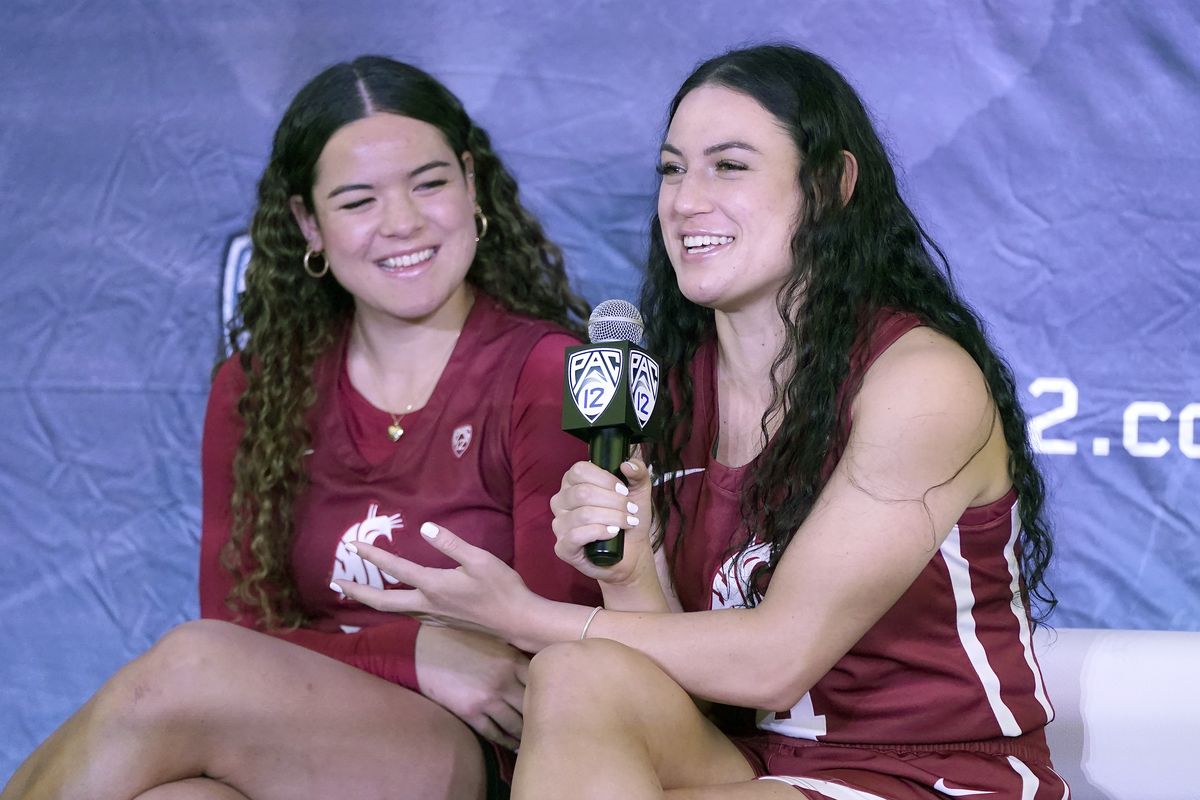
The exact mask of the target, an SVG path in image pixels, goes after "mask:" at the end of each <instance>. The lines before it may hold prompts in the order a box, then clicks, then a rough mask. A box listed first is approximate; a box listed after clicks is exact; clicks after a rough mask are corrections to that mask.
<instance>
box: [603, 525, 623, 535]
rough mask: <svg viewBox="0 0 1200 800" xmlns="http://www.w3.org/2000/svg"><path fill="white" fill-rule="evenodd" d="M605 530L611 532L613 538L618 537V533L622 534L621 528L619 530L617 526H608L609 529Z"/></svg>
mask: <svg viewBox="0 0 1200 800" xmlns="http://www.w3.org/2000/svg"><path fill="white" fill-rule="evenodd" d="M604 530H606V531H608V532H609V533H611V534H612V535H613V536H616V535H617V534H618V533H620V532H621V529H620V528H618V527H617V526H616V525H609V526H608V527H607V528H605V529H604Z"/></svg>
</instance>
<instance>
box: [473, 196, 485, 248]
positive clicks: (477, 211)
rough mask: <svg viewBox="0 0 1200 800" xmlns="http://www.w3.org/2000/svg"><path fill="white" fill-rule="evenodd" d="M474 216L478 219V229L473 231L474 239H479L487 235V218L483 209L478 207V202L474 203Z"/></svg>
mask: <svg viewBox="0 0 1200 800" xmlns="http://www.w3.org/2000/svg"><path fill="white" fill-rule="evenodd" d="M475 218H476V219H478V220H479V230H478V231H476V233H475V241H477V242H478V241H479V240H480V239H483V238H485V237H486V236H487V229H488V218H487V214H484V213H483V209H482V208H480V207H479V203H476V204H475Z"/></svg>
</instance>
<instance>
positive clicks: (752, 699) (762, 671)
mask: <svg viewBox="0 0 1200 800" xmlns="http://www.w3.org/2000/svg"><path fill="white" fill-rule="evenodd" d="M590 613H591V609H588V608H586V607H583V606H577V605H570V604H567V603H556V602H553V601H549V600H545V599H544V598H535V599H533V601H532V602H531V603H530V607H529V609H528V610H527V611H526V612H524V613H522V614H519V615H515V616H517V617H519V618H518V619H514V620H513V624H512V625H511V626H509V628H508V630H506V631H505V635H506V636H507V637H508V638H509V641H511V642H512V643H513V645H514V646H516V647H519V648H521V649H522V650H526V651H528V652H537V651H539V650H541V649H542V648H544V647H547V646H549V645H551V644H554V643H558V642H570V641H576V640H578V639H579V638H580V633H581V632H582V630H583V626H584V624H585V623H586V622H587V619H588V616H589V615H590ZM765 616H766V615H764V614H763V613H762V610H761V608H756V609H722V610H719V611H699V612H689V613H669V612H666V611H663V612H657V613H655V612H646V611H637V612H628V611H613V610H609V609H607V608H606V609H605V610H603V611H601V612H600V613H599V614H597V615H596V616H595V617H594V618H593V619H592V621H591V624H590V625H589V626H588V631H587V638H589V639H597V638H603V639H611V640H614V641H617V642H620V643H622V644H624V645H627V646H629V647H632V648H634V649H635V650H639V651H641V652H642V653H645V654H646V655H647V656H649V657H650V658H652V659H653V660H654V661H655V662H657V663H658V665H659V666H660V667H662V669H663V671H665V672H666V673H667V674H668V675H670V676H671V677H672V678H673V679H674V680H675V681H676V682H677V683H678V684H679V685H680V686H681V687H683V689H684V690H685V691H687V692H688V693H689V694H692V695H693V696H695V697H698V698H702V699H704V700H710V701H713V702H718V703H725V704H728V705H735V706H745V707H749V708H776V707H778V708H779V710H782V709H784V708H790V707H791V706H792V705H793V704H794V703H795V701H796V700H797V699H798V698H799V696H800V695H802V694H803V693H804V691H807V689H808V688H809V687H811V685H812V684H813V683H815V682H816V681H817V679H818V678H819V677H820V676H821V675H823V674H824V672H825V671H826V670H827V669H828V666H827V665H825V666H822V665H815V664H812V665H805V664H803V663H799V662H800V659H799V657H798V656H797V658H796V659H794V660H793V659H787V658H785V656H786V655H787V653H785V652H784V651H782V650H781V649H780V648H779V647H778V646H777V642H776V638H777V637H776V636H775V635H774V631H773V623H772V622H771V620H769V619H765V618H764V617H765ZM801 648H802V646H801V645H800V644H797V645H795V646H794V647H792V648H789V649H788V650H789V652H795V653H797V654H798V653H800V652H802V649H801ZM747 653H755V654H756V657H755V658H753V659H747V658H746V654H747ZM714 664H738V665H739V668H738V671H737V675H736V680H734V679H731V673H730V672H729V671H727V670H719V669H713V665H714ZM798 669H799V670H802V671H803V672H804V673H806V674H797V670H798ZM793 695H795V697H793Z"/></svg>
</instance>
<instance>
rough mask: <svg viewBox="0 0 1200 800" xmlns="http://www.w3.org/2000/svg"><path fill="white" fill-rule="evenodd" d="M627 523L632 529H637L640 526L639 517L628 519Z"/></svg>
mask: <svg viewBox="0 0 1200 800" xmlns="http://www.w3.org/2000/svg"><path fill="white" fill-rule="evenodd" d="M625 521H626V522H628V523H629V527H631V528H636V527H637V526H638V518H637V517H626V518H625Z"/></svg>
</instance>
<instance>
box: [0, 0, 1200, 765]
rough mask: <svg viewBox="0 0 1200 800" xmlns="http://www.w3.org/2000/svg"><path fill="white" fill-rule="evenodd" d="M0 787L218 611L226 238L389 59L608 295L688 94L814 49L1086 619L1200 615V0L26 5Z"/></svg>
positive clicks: (1070, 606)
mask: <svg viewBox="0 0 1200 800" xmlns="http://www.w3.org/2000/svg"><path fill="white" fill-rule="evenodd" d="M4 6H5V8H4V16H5V21H4V22H3V23H0V80H2V84H3V88H2V89H0V219H3V225H2V227H0V263H3V270H0V335H2V336H3V347H2V348H0V553H2V554H3V565H4V566H3V569H2V570H0V651H2V652H0V780H6V779H7V776H8V775H9V774H10V773H11V771H12V770H13V769H14V768H15V766H16V764H17V763H18V762H19V760H20V759H22V758H23V757H24V756H25V755H26V754H27V753H28V752H29V751H30V750H31V749H32V748H33V746H34V745H35V744H36V743H37V742H38V741H39V740H41V739H42V738H43V737H44V736H45V735H47V734H48V733H49V732H50V731H51V730H52V729H53V727H54V726H56V725H57V724H59V723H60V722H61V721H62V720H63V719H65V718H66V716H67V715H68V714H69V713H70V712H71V711H72V710H73V709H74V708H76V707H77V706H78V705H79V704H80V703H82V702H83V701H84V700H85V699H86V698H87V697H88V696H89V695H90V693H91V692H92V691H94V690H95V688H96V687H97V686H98V685H99V684H100V683H101V682H102V681H103V680H104V679H105V677H106V676H108V675H109V674H111V672H112V671H113V670H115V669H116V668H117V667H119V666H120V665H121V664H122V663H124V662H125V661H127V660H128V659H130V658H131V657H133V656H135V655H137V654H138V653H140V652H142V651H143V650H144V649H145V648H147V647H148V646H149V645H150V644H151V643H152V642H153V641H154V640H155V639H156V638H157V637H158V636H159V635H161V634H162V633H163V632H164V631H165V630H166V629H167V628H169V627H170V626H172V625H174V624H176V623H178V622H180V621H183V620H186V619H189V618H191V617H194V616H196V614H197V601H196V591H195V582H196V555H197V538H198V529H199V510H198V502H199V475H198V456H197V451H198V445H199V438H200V429H201V422H202V415H203V410H204V402H205V396H206V394H207V391H208V379H209V370H210V368H211V367H212V365H213V360H214V357H215V355H216V353H217V348H218V338H219V327H220V315H219V308H220V297H221V286H222V277H223V269H224V266H225V262H226V259H227V256H229V257H230V260H231V261H232V262H235V263H236V261H237V255H238V251H237V248H236V246H235V248H234V252H233V253H232V254H230V251H229V247H230V243H231V241H232V240H234V239H235V237H236V236H237V235H238V234H239V233H240V232H242V231H243V230H244V229H245V226H246V223H247V221H248V216H249V213H250V211H251V208H252V202H253V196H254V186H255V181H256V180H257V176H258V174H259V172H260V171H261V169H262V167H263V165H264V163H265V159H266V155H267V153H268V149H269V142H270V136H271V133H272V131H273V128H274V125H275V123H276V122H277V121H278V118H279V116H280V114H281V113H282V111H283V108H284V106H285V105H286V103H287V101H288V100H289V99H290V97H291V95H292V94H293V93H294V92H295V91H296V90H297V89H298V88H299V87H300V85H301V84H302V83H303V82H304V81H305V80H307V79H308V78H309V77H311V76H312V75H313V74H315V73H316V72H317V71H318V70H319V69H320V68H321V67H323V66H325V65H327V64H329V63H331V62H333V61H337V60H342V59H346V58H349V57H352V56H354V55H357V54H360V53H364V52H375V53H383V54H387V55H392V56H395V57H398V58H401V59H406V60H411V61H414V62H415V63H417V64H419V65H422V66H424V67H425V68H427V69H429V70H431V71H432V72H434V73H435V74H437V75H439V76H440V77H441V78H443V79H444V80H445V81H446V82H447V83H448V84H449V85H450V86H451V87H452V88H453V89H454V90H455V91H456V92H457V93H458V94H459V95H460V96H461V97H462V99H463V101H464V102H465V103H466V105H467V107H468V108H469V109H470V110H471V111H472V113H473V114H474V115H475V116H476V117H477V119H479V120H480V121H481V122H482V123H483V124H484V125H485V126H486V127H488V128H489V129H490V131H491V133H492V135H493V137H494V139H495V141H496V142H497V144H498V146H499V147H498V149H499V150H500V152H501V154H502V155H503V156H504V157H505V158H506V159H507V160H508V162H509V164H510V165H511V166H512V167H514V168H515V171H516V173H517V175H518V178H519V180H520V182H521V187H522V192H523V195H524V197H525V200H526V201H527V203H528V204H529V205H530V206H531V207H532V208H533V209H535V210H536V211H537V212H538V213H539V214H540V215H541V216H542V218H543V219H544V220H545V222H546V225H547V227H548V229H549V231H550V233H551V234H552V235H553V236H554V237H555V238H556V239H557V240H558V241H559V242H561V243H562V244H563V245H564V246H565V248H566V251H567V254H568V258H569V264H570V270H571V273H572V275H573V277H574V279H575V281H576V283H577V285H578V286H579V287H580V288H581V289H582V290H583V292H584V293H585V294H586V295H587V296H588V297H589V298H590V299H591V300H592V301H598V300H600V299H604V298H606V297H609V296H633V295H634V291H635V286H636V283H637V280H638V263H639V261H640V259H641V258H642V255H643V252H644V249H645V247H644V243H645V239H646V236H645V227H646V220H647V218H648V215H649V212H650V209H651V207H652V202H653V192H654V187H655V176H654V172H653V166H654V163H655V156H656V150H657V147H656V144H657V141H658V138H659V137H660V136H661V131H662V123H663V113H664V107H665V104H666V102H667V100H668V99H669V98H670V96H671V94H672V93H673V91H674V89H675V88H676V87H677V85H678V83H679V81H680V80H681V79H682V78H683V76H684V75H685V74H686V73H687V72H688V71H689V69H690V68H691V67H692V66H693V65H694V64H695V63H696V62H697V61H698V60H700V59H702V58H703V57H705V56H708V55H712V54H714V53H716V52H718V51H720V50H722V49H724V48H727V47H729V46H731V45H736V44H740V43H746V42H758V41H765V40H773V39H786V40H791V41H794V42H797V43H800V44H802V45H805V46H807V47H809V48H811V49H814V50H816V51H818V52H820V53H822V54H824V55H826V56H827V57H829V58H830V59H831V60H833V61H834V62H835V63H836V64H838V65H839V66H840V67H841V68H842V69H843V71H844V72H845V73H846V74H847V75H848V76H849V77H850V78H851V80H852V81H853V82H854V83H855V84H856V85H857V86H858V88H859V89H860V91H861V92H862V94H863V96H864V97H865V99H866V100H867V102H868V104H869V105H870V107H871V108H872V109H873V110H874V113H875V114H876V116H877V118H878V120H879V122H880V124H881V126H882V128H883V129H884V131H885V132H886V136H887V141H888V142H889V143H890V146H891V148H892V150H893V152H894V155H895V156H896V158H897V159H898V161H899V164H900V165H901V167H902V170H903V172H904V174H905V186H906V191H907V194H908V197H909V198H910V200H911V201H912V203H913V205H914V207H915V208H916V209H917V211H918V213H919V215H920V216H921V217H922V218H923V219H924V220H925V221H926V222H927V223H928V225H929V228H930V230H931V231H932V233H933V234H934V236H935V238H937V239H938V240H939V241H940V242H941V243H942V244H943V245H944V246H945V248H946V251H947V253H948V254H949V256H950V259H951V262H952V263H953V265H954V267H955V268H956V270H957V274H958V276H959V278H960V280H961V283H962V285H963V287H964V289H965V291H966V293H967V295H968V296H969V297H970V298H971V299H972V300H973V302H974V303H975V304H976V305H977V306H978V307H979V309H980V310H981V311H982V312H983V314H984V316H985V317H986V319H987V320H989V321H990V323H991V330H992V333H993V335H994V337H995V339H996V341H997V342H998V343H999V345H1000V346H1001V348H1002V349H1003V350H1004V351H1005V352H1006V353H1007V355H1008V356H1009V358H1010V360H1011V361H1012V363H1013V366H1014V368H1015V371H1016V373H1017V377H1018V382H1019V384H1020V386H1021V388H1022V391H1023V392H1024V398H1023V399H1024V401H1025V403H1026V406H1027V408H1028V410H1029V412H1030V415H1031V418H1032V423H1031V425H1032V428H1033V430H1034V433H1035V436H1036V438H1037V441H1038V442H1039V448H1040V450H1041V451H1042V452H1043V453H1044V454H1045V455H1044V461H1045V464H1046V467H1047V469H1048V472H1049V475H1050V479H1051V483H1052V486H1053V491H1054V494H1053V499H1052V507H1053V511H1054V516H1055V518H1056V521H1057V535H1058V562H1057V565H1056V567H1055V568H1054V571H1053V574H1052V578H1053V581H1054V586H1055V588H1056V589H1057V590H1058V593H1059V596H1060V597H1061V599H1062V605H1061V608H1060V612H1059V614H1058V615H1057V616H1056V618H1055V620H1054V621H1055V622H1056V624H1057V625H1060V626H1092V627H1132V628H1160V629H1190V630H1197V629H1200V533H1198V532H1197V530H1196V525H1195V519H1196V517H1197V512H1198V511H1200V499H1198V497H1200V493H1198V492H1197V486H1198V484H1197V477H1198V476H1200V468H1198V463H1197V459H1200V425H1197V417H1198V416H1200V376H1198V375H1197V338H1198V335H1200V334H1198V333H1197V331H1198V330H1200V307H1198V305H1197V302H1196V300H1197V297H1198V296H1200V264H1198V257H1197V251H1198V247H1197V242H1198V241H1200V236H1198V234H1200V222H1198V218H1200V203H1198V202H1197V200H1198V197H1200V190H1198V189H1197V186H1200V137H1197V134H1196V131H1197V130H1198V129H1200V102H1198V99H1197V98H1198V88H1200V48H1198V47H1197V43H1198V42H1200V36H1198V33H1200V24H1198V22H1200V7H1198V5H1197V3H1195V2H1190V3H1189V2H1185V0H1159V1H1158V2H1155V3H1147V2H1135V1H1134V0H1130V2H1120V1H1119V0H1053V1H1051V0H1012V2H1006V3H989V2H981V1H978V2H977V1H975V0H965V1H964V2H957V1H956V2H948V1H947V0H914V1H913V2H905V3H894V4H893V3H883V2H874V1H867V0H860V1H857V2H854V1H849V0H848V1H846V2H839V3H829V2H786V1H785V0H741V1H740V2H737V3H726V2H719V1H718V0H692V1H691V2H678V3H669V2H663V3H655V2H644V0H492V2H487V3H484V2H478V3H475V2H458V3H455V2H447V1H446V0H392V1H391V2H383V1H382V0H363V1H362V2H355V3H341V2H339V3H333V2H329V3H317V2H288V1H287V0H259V2H255V3H252V4H251V3H241V2H232V0H224V1H222V0H210V1H209V2H204V3H178V2H167V1H166V0H103V2H101V1H100V0H78V1H77V2H56V1H53V0H51V1H50V2H47V1H46V0H8V2H6V3H5V4H4Z"/></svg>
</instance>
